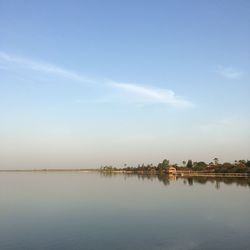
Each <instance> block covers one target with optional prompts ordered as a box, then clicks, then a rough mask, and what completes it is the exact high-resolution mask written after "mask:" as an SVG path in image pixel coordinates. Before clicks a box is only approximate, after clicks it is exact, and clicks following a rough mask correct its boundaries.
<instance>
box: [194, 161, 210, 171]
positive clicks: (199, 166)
mask: <svg viewBox="0 0 250 250" xmlns="http://www.w3.org/2000/svg"><path fill="white" fill-rule="evenodd" d="M206 167H207V164H206V163H205V162H204V161H199V162H196V163H194V165H193V168H194V169H195V170H203V169H205V168H206Z"/></svg>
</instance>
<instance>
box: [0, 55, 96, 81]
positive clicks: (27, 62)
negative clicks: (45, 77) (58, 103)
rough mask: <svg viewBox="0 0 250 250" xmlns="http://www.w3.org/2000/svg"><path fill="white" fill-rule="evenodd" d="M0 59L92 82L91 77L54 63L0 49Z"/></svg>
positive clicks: (75, 79)
mask: <svg viewBox="0 0 250 250" xmlns="http://www.w3.org/2000/svg"><path fill="white" fill-rule="evenodd" d="M0 60H1V61H4V62H7V63H10V64H14V65H17V66H19V67H22V68H26V69H30V70H34V71H39V72H42V73H47V74H53V75H56V76H59V77H62V78H66V79H69V80H73V81H80V82H85V83H93V82H94V81H93V80H92V79H89V78H87V77H85V76H82V75H81V74H78V73H75V72H73V71H70V70H66V69H63V68H61V67H58V66H56V65H53V64H48V63H43V62H37V61H34V60H31V59H27V58H23V57H18V56H13V55H10V54H7V53H5V52H1V51H0Z"/></svg>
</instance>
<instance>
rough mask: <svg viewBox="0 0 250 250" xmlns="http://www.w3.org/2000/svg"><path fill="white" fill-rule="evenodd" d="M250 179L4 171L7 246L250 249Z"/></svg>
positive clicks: (3, 245)
mask: <svg viewBox="0 0 250 250" xmlns="http://www.w3.org/2000/svg"><path fill="white" fill-rule="evenodd" d="M249 186H250V180H246V179H238V180H237V179H236V180H234V179H222V180H219V179H217V180H214V179H204V178H198V179H197V178H189V179H183V178H182V179H178V180H174V179H172V180H169V179H166V178H157V177H146V176H126V175H115V176H110V175H100V174H98V173H0V249H1V250H5V249H6V250H16V249H18V250H20V249H21V250H22V249H24V250H29V249H32V250H33V249H34V250H36V249H42V250H44V249H60V250H63V249H89V250H91V249H92V250H93V249H102V250H106V249H107V250H112V249H119V250H125V249H132V250H133V249H135V250H140V249H148V250H149V249H150V250H154V249H156V250H160V249H164V250H165V249H176V250H182V249H183V250H184V249H250V187H249Z"/></svg>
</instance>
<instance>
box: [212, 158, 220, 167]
mask: <svg viewBox="0 0 250 250" xmlns="http://www.w3.org/2000/svg"><path fill="white" fill-rule="evenodd" d="M213 160H214V164H215V165H218V164H219V159H218V158H217V157H215V158H214V159H213Z"/></svg>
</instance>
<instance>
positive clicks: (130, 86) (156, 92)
mask: <svg viewBox="0 0 250 250" xmlns="http://www.w3.org/2000/svg"><path fill="white" fill-rule="evenodd" d="M0 63H3V64H4V66H3V67H5V68H8V67H9V68H11V69H17V68H20V69H26V70H31V71H36V72H40V73H43V74H46V75H52V76H57V77H59V78H63V79H66V80H71V81H77V82H82V83H92V84H101V85H102V86H103V87H106V88H107V87H109V89H110V87H111V88H112V89H118V90H119V91H120V92H121V93H123V94H124V97H125V98H126V100H127V101H129V102H135V103H137V104H138V103H139V104H149V103H161V104H166V105H170V106H173V107H181V108H187V107H192V106H193V104H192V103H191V102H190V101H188V100H185V99H184V98H183V97H181V96H178V95H176V94H175V92H174V91H172V90H169V89H158V88H155V87H148V86H144V85H139V84H134V83H121V82H117V81H113V80H110V79H102V80H101V81H96V80H94V78H88V77H85V76H84V75H82V74H79V73H76V72H74V71H71V70H67V69H64V68H61V67H59V66H56V65H53V64H50V63H44V62H39V61H35V60H32V59H27V58H23V57H18V56H15V55H10V54H7V53H5V52H1V51H0ZM99 86H100V85H99ZM117 101H118V102H119V101H120V100H119V99H118V98H117V96H116V97H115V96H114V95H112V98H107V96H106V97H101V98H98V99H96V100H93V102H100V103H103V102H105V103H108V102H117ZM85 102H91V101H90V100H87V101H85V100H77V101H76V103H85Z"/></svg>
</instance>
